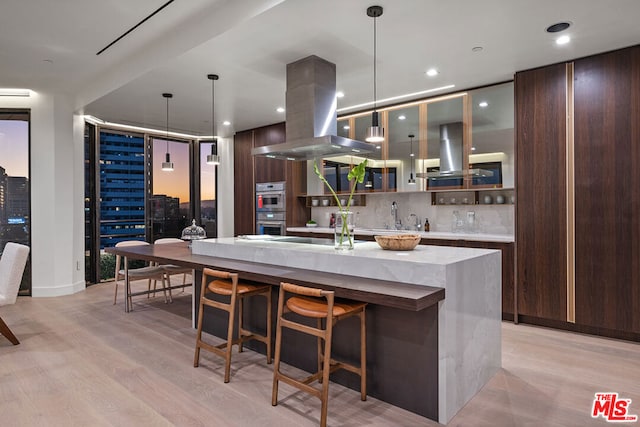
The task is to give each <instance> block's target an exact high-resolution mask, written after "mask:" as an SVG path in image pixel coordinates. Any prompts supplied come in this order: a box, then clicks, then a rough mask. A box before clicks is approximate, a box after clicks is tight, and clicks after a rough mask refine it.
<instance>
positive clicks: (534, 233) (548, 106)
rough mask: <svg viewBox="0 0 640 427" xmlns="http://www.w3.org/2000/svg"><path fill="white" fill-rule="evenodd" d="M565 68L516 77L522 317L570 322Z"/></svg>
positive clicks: (517, 268) (563, 65) (564, 66)
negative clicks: (567, 253)
mask: <svg viewBox="0 0 640 427" xmlns="http://www.w3.org/2000/svg"><path fill="white" fill-rule="evenodd" d="M566 96H567V71H566V65H565V64H557V65H552V66H549V67H545V68H538V69H534V70H529V71H524V72H520V73H517V74H516V77H515V107H516V108H515V111H516V113H515V114H516V117H515V121H516V147H515V148H516V246H517V249H516V253H517V256H516V259H517V267H516V270H517V284H518V296H517V298H518V301H517V304H518V313H519V314H520V315H526V316H533V317H537V318H544V319H553V320H560V321H566V319H567V255H566V252H567V207H566V199H567V193H566V191H567V190H566V185H567V184H566V182H567V181H566V171H567V169H566V159H567V157H566V148H567V147H566V131H567V128H566V119H565V118H566V111H567V110H566V106H567V104H566Z"/></svg>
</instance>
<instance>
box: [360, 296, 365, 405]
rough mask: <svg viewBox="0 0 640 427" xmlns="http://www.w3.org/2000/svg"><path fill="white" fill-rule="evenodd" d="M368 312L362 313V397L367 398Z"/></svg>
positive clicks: (363, 311) (362, 398)
mask: <svg viewBox="0 0 640 427" xmlns="http://www.w3.org/2000/svg"><path fill="white" fill-rule="evenodd" d="M366 324H367V322H366V313H365V309H364V308H363V309H362V313H360V399H361V400H367V330H366Z"/></svg>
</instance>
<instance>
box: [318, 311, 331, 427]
mask: <svg viewBox="0 0 640 427" xmlns="http://www.w3.org/2000/svg"><path fill="white" fill-rule="evenodd" d="M332 329H333V320H332V319H331V318H330V317H328V318H327V320H326V327H325V335H324V336H325V341H324V360H323V367H322V395H321V397H320V401H321V402H322V408H321V409H320V426H321V427H325V426H326V425H327V404H328V403H329V372H330V371H331V335H332Z"/></svg>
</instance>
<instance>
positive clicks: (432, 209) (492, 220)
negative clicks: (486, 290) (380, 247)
mask: <svg viewBox="0 0 640 427" xmlns="http://www.w3.org/2000/svg"><path fill="white" fill-rule="evenodd" d="M394 201H395V202H396V203H397V205H398V219H400V220H401V221H402V225H403V227H405V228H406V227H407V226H408V224H409V223H410V222H414V223H415V219H414V218H413V217H411V218H409V217H410V215H411V214H414V215H415V216H416V217H417V218H419V220H420V224H422V225H424V221H425V218H429V224H430V226H431V231H443V232H451V231H455V230H454V226H453V213H454V211H458V215H459V217H460V218H461V220H462V221H463V223H462V225H461V227H462V228H463V229H461V230H459V231H464V232H477V233H486V234H508V235H513V234H514V230H515V227H514V221H515V220H514V218H515V212H514V205H513V204H504V205H497V204H493V205H439V206H434V205H432V204H431V193H426V192H415V193H393V194H390V193H381V194H367V196H366V206H352V207H351V210H352V211H353V212H355V213H356V227H361V228H386V227H387V226H391V225H392V224H393V218H392V216H391V203H393V202H394ZM336 210H337V209H336V208H335V207H315V208H311V218H312V219H314V220H315V221H316V222H317V223H318V225H319V226H320V227H328V226H329V221H330V216H331V213H332V212H336ZM468 212H474V214H472V215H468ZM470 216H474V217H475V224H474V225H468V222H467V218H468V217H470ZM458 226H459V227H460V224H458Z"/></svg>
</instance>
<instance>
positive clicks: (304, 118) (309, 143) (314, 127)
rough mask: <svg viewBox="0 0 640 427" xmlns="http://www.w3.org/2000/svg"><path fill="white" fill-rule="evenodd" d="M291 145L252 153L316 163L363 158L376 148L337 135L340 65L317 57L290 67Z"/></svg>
mask: <svg viewBox="0 0 640 427" xmlns="http://www.w3.org/2000/svg"><path fill="white" fill-rule="evenodd" d="M285 127H286V138H287V142H285V143H282V144H275V145H265V146H262V147H256V148H254V149H252V150H251V154H253V155H254V156H265V157H270V158H274V159H287V160H313V159H316V158H321V157H329V156H339V155H344V154H350V155H362V154H366V153H370V152H372V151H375V146H372V145H371V144H368V143H366V142H362V141H356V140H353V139H349V138H344V137H342V136H337V135H336V134H337V128H338V127H337V120H336V65H335V64H333V63H331V62H329V61H326V60H324V59H322V58H319V57H317V56H315V55H311V56H308V57H306V58H303V59H300V60H298V61H296V62H292V63H291V64H287V93H286V123H285Z"/></svg>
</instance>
